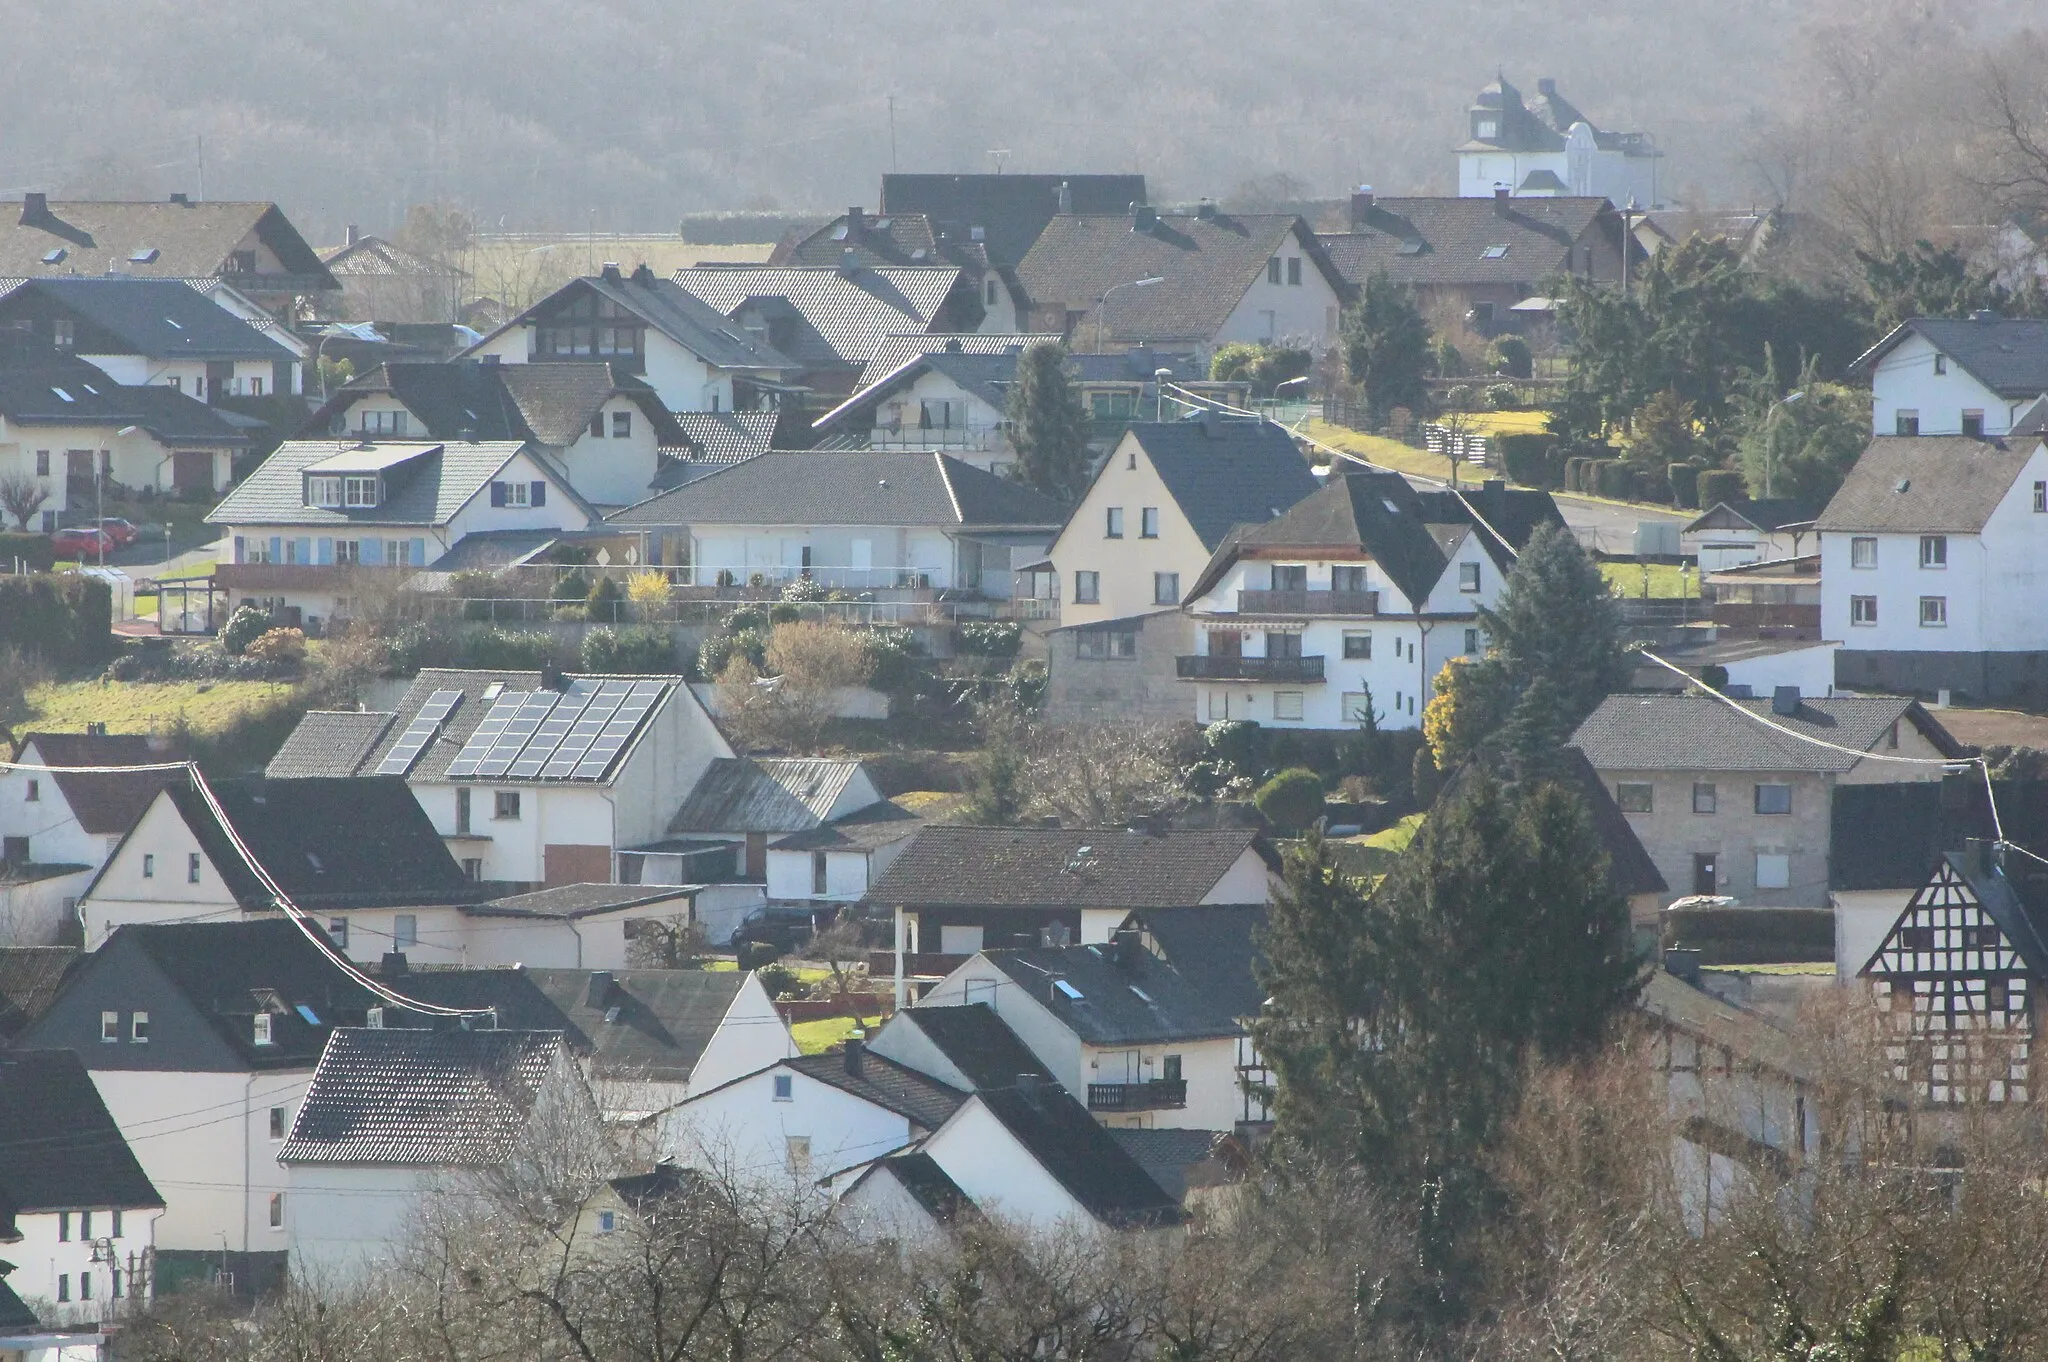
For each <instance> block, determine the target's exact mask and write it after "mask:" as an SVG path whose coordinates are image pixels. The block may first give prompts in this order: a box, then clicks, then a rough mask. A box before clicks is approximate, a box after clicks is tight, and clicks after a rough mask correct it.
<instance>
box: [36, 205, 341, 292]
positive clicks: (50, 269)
mask: <svg viewBox="0 0 2048 1362" xmlns="http://www.w3.org/2000/svg"><path fill="white" fill-rule="evenodd" d="M10 216H13V217H14V220H13V221H11V222H10V221H8V218H9V217H10ZM106 274H125V275H132V276H137V277H140V278H145V279H194V280H206V279H218V280H220V281H222V282H223V283H226V284H229V285H231V286H233V288H234V289H235V290H236V292H238V293H240V294H242V295H243V296H244V297H247V298H249V299H251V300H253V301H254V302H255V303H257V304H258V305H259V306H261V307H262V308H264V309H265V310H266V311H268V312H269V313H271V315H273V316H275V317H278V318H281V319H283V320H285V321H287V322H289V321H292V320H295V319H296V318H297V317H298V316H299V315H301V314H302V313H304V312H305V311H306V310H308V309H309V308H311V307H314V306H317V305H318V304H317V303H316V302H315V301H314V300H316V299H321V298H325V297H328V296H331V294H332V293H334V292H335V291H338V290H339V289H340V287H341V286H340V285H339V284H338V283H336V282H335V278H334V276H333V275H332V274H330V273H328V271H327V267H326V266H325V265H323V264H321V263H320V257H319V255H318V254H316V253H315V252H314V250H313V248H312V247H311V246H309V245H307V244H306V239H305V238H304V237H303V236H300V235H299V231H298V229H297V228H296V227H294V226H292V224H291V220H290V219H289V218H287V217H286V216H285V215H284V213H283V211H282V210H281V209H279V208H278V206H277V205H276V204H274V203H234V202H219V203H205V202H194V201H193V200H192V199H191V197H190V196H188V195H185V194H173V195H171V197H170V199H169V200H168V201H166V202H159V203H140V202H104V201H103V202H90V201H77V200H74V201H67V202H58V203H52V202H50V199H49V196H48V195H47V194H24V195H22V200H21V212H20V213H19V215H11V214H7V213H6V212H5V210H4V206H0V278H20V279H52V278H64V277H69V276H73V275H78V276H84V277H87V278H92V277H96V276H99V275H106Z"/></svg>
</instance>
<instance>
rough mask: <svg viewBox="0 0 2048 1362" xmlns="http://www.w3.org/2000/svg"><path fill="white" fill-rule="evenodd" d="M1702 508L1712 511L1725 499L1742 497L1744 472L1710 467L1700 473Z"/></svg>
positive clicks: (1734, 499) (1736, 499)
mask: <svg viewBox="0 0 2048 1362" xmlns="http://www.w3.org/2000/svg"><path fill="white" fill-rule="evenodd" d="M1699 490H1700V498H1699V500H1700V509H1701V510H1703V511H1711V510H1713V509H1714V507H1716V506H1718V505H1720V504H1721V503H1722V502H1724V501H1740V500H1741V499H1742V474H1740V473H1737V472H1735V471H1734V470H1733V469H1728V468H1709V469H1706V470H1704V471H1702V472H1701V473H1700V477H1699Z"/></svg>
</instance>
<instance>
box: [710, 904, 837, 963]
mask: <svg viewBox="0 0 2048 1362" xmlns="http://www.w3.org/2000/svg"><path fill="white" fill-rule="evenodd" d="M838 916H839V909H838V908H837V907H836V906H833V905H829V904H828V905H825V906H823V907H818V908H811V907H806V906H800V905H793V904H771V905H769V906H768V907H766V908H756V909H755V910H754V911H753V912H752V913H749V914H748V915H747V920H746V921H745V922H742V923H741V924H740V925H739V929H738V930H737V931H735V932H734V933H733V934H732V947H733V949H734V950H738V949H740V948H741V947H742V946H747V945H751V944H754V943H756V942H759V943H761V944H763V945H768V946H773V947H774V948H775V949H776V950H778V951H780V952H781V953H782V954H784V955H788V954H790V953H791V952H792V951H799V950H802V949H803V948H804V947H805V946H807V945H809V944H810V940H811V938H812V937H814V936H816V935H817V934H818V933H819V932H822V931H824V930H825V929H826V928H827V927H830V926H831V925H832V922H833V919H835V918H837V917H838Z"/></svg>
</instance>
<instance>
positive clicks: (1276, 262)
mask: <svg viewBox="0 0 2048 1362" xmlns="http://www.w3.org/2000/svg"><path fill="white" fill-rule="evenodd" d="M1266 282H1267V283H1269V284H1277V283H1279V282H1280V257H1279V256H1277V255H1276V256H1274V257H1273V258H1272V259H1271V260H1268V261H1267V262H1266Z"/></svg>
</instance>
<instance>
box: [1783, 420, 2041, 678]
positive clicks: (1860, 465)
mask: <svg viewBox="0 0 2048 1362" xmlns="http://www.w3.org/2000/svg"><path fill="white" fill-rule="evenodd" d="M1816 525H1817V528H1818V529H1819V531H1820V557H1821V574H1820V580H1821V611H1820V614H1821V620H1820V629H1821V637H1823V638H1829V639H1841V640H1842V641H1843V643H1842V649H1841V651H1840V653H1839V654H1837V663H1836V669H1837V670H1836V678H1835V679H1836V682H1837V683H1838V684H1840V685H1842V686H1846V687H1849V688H1852V689H1856V690H1894V691H1903V692H1905V693H1908V694H1914V693H1918V694H1930V693H1934V692H1938V691H1954V692H1956V693H1958V694H1962V695H1966V696H1969V697H1970V698H1972V699H1974V700H1976V701H1978V702H1980V703H1991V702H1998V701H2002V700H2006V699H2008V698H2014V697H2018V698H2026V697H2039V696H2040V695H2041V694H2043V691H2042V689H2041V688H2042V687H2043V686H2044V685H2048V678H2044V676H2043V674H2042V671H2041V668H2042V666H2043V662H2044V659H2048V616H2044V615H2043V613H2042V612H2041V611H2039V610H2035V609H2030V608H2026V605H2025V603H2027V602H2030V601H2033V600H2035V599H2036V598H2038V597H2039V596H2040V594H2041V591H2042V589H2043V586H2044V584H2048V447H2044V446H2043V444H2042V442H2041V440H2040V439H2039V438H2038V437H2034V436H2029V437H2026V438H2024V439H2021V438H2017V437H2015V438H2012V439H2008V440H2000V441H1998V442H1996V443H1987V442H1986V441H1983V440H1977V439H1972V438H1969V437H1966V436H1957V435H1948V436H1940V435H1936V436H1925V435H1923V436H1919V437H1900V436H1880V437H1878V438H1876V439H1874V440H1872V441H1871V445H1870V448H1869V449H1867V450H1866V451H1864V454H1863V457H1862V458H1861V459H1859V460H1858V461H1857V462H1856V465H1855V467H1853V468H1852V469H1850V470H1849V474H1848V476H1847V478H1845V479H1844V480H1843V483H1842V487H1841V489H1840V490H1839V491H1837V492H1836V493H1835V495H1834V498H1833V499H1832V500H1831V501H1829V502H1828V505H1827V509H1826V510H1825V511H1823V512H1822V513H1821V516H1820V519H1819V520H1818V521H1817V522H1816Z"/></svg>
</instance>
